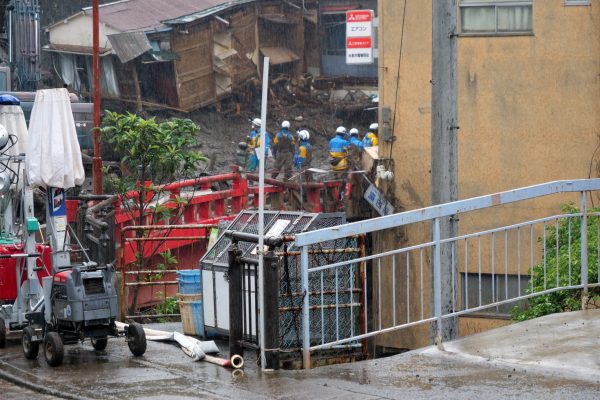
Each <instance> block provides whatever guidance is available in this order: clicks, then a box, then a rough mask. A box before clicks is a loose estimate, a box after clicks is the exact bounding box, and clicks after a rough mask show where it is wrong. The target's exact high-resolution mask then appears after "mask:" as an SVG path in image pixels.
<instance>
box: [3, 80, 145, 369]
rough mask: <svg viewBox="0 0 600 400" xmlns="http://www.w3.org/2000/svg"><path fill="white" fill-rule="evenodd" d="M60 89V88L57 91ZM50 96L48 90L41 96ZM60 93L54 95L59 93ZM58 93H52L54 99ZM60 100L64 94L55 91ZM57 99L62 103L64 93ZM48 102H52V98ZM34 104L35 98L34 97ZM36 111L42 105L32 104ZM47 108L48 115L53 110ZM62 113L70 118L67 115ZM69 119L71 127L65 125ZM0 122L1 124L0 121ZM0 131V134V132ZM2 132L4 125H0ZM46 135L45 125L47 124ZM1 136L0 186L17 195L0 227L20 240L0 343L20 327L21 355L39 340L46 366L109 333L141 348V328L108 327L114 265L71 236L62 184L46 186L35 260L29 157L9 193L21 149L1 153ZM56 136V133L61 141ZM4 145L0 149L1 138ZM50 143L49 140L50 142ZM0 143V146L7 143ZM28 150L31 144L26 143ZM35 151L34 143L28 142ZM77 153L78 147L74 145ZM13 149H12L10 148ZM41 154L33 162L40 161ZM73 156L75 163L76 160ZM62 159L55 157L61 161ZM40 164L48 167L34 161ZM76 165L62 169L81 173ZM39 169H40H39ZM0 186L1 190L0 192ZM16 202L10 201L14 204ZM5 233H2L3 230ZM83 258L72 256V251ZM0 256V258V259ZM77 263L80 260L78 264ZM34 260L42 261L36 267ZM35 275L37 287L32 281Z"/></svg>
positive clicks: (34, 349)
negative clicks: (13, 293)
mask: <svg viewBox="0 0 600 400" xmlns="http://www.w3.org/2000/svg"><path fill="white" fill-rule="evenodd" d="M65 92H66V91H65ZM46 95H47V96H48V97H52V96H51V95H54V93H50V94H46ZM61 95H62V94H61ZM59 97H60V96H59ZM63 97H65V96H63ZM65 98H66V101H63V103H64V104H65V107H69V108H70V103H69V101H68V96H67V97H65ZM50 100H53V102H54V105H55V104H56V99H50ZM36 101H37V100H36ZM38 112H39V113H43V112H44V111H43V104H42V105H40V106H39V107H38ZM53 112H56V110H55V109H54V110H53ZM62 115H67V122H66V123H65V124H66V126H65V130H69V129H70V130H71V131H72V133H73V135H71V138H72V139H73V138H74V139H73V140H71V144H72V145H73V146H74V145H77V146H78V144H77V138H76V135H75V134H74V123H73V122H72V121H73V119H72V115H71V114H70V113H62ZM69 116H70V118H69ZM70 124H73V126H70ZM0 126H1V125H0ZM3 129H4V128H3V127H2V128H1V129H0V136H1V135H2V132H3ZM4 130H5V129H4ZM31 131H32V130H31V129H30V133H31V134H30V135H29V138H28V140H31V141H35V140H36V138H35V137H34V134H35V129H34V130H33V132H31ZM49 131H50V134H51V131H52V129H49ZM8 137H9V140H7V141H5V140H2V138H1V137H0V164H1V166H2V167H1V168H0V191H2V190H3V191H4V194H7V195H8V194H12V195H13V197H14V198H15V199H18V205H19V206H18V207H13V208H14V211H13V210H11V212H5V215H10V216H14V218H13V220H12V221H5V224H4V226H5V227H14V226H17V225H18V226H19V228H18V229H14V228H11V229H13V231H14V232H12V234H13V235H15V234H16V235H20V236H21V238H22V241H23V242H24V244H23V246H22V249H23V251H22V252H20V253H18V254H11V255H10V256H11V257H12V258H16V259H18V260H19V261H20V262H17V263H16V268H17V269H18V270H17V273H16V276H17V277H19V278H20V277H22V276H23V277H26V279H17V282H15V285H16V286H17V298H16V300H15V303H14V304H9V305H4V306H2V307H0V344H3V343H2V342H3V339H4V337H5V335H6V330H7V329H10V330H16V329H22V346H23V353H24V355H25V357H26V358H28V359H35V358H36V357H37V356H38V353H39V348H40V344H41V345H42V349H43V353H44V357H45V358H46V361H47V363H48V364H49V365H50V366H58V365H60V364H61V363H62V360H63V357H64V346H65V345H71V344H77V343H79V342H83V341H84V340H88V339H89V340H91V343H92V346H93V347H94V349H96V350H99V351H100V350H104V349H105V348H106V346H107V340H108V338H109V337H123V336H124V337H125V338H126V341H127V344H128V346H129V349H130V350H131V352H132V353H133V355H135V356H141V355H142V354H144V352H145V351H146V336H145V333H144V330H143V328H142V326H141V325H139V324H136V323H132V324H129V326H128V327H127V329H126V330H125V331H124V332H123V331H119V330H118V329H117V326H116V324H115V322H116V320H117V316H118V302H117V291H116V288H115V286H114V284H113V281H114V280H115V279H114V275H115V269H114V267H113V266H112V265H111V264H100V265H99V264H98V263H97V262H96V261H93V260H91V259H90V257H89V255H88V253H87V252H86V249H85V248H83V246H82V245H81V242H80V241H79V239H78V238H77V237H76V235H75V233H74V231H73V229H71V228H70V226H69V225H68V221H67V212H66V194H65V188H61V187H53V186H46V187H45V189H46V195H47V202H46V221H45V222H46V235H45V238H46V241H47V245H49V248H50V249H51V262H50V264H51V265H50V266H48V265H45V264H46V263H44V262H43V261H42V262H41V263H40V260H43V259H41V258H40V256H41V255H40V254H39V253H38V252H36V243H35V240H36V234H37V232H38V231H39V228H40V226H39V223H38V221H37V219H36V218H35V216H34V213H33V208H34V205H33V194H32V189H31V187H30V185H29V184H28V178H30V177H32V176H34V177H36V173H35V172H33V174H32V172H31V171H32V168H35V164H36V162H35V160H28V169H29V171H26V172H27V173H23V177H22V179H23V182H22V185H21V190H20V192H19V190H16V188H17V185H16V183H17V180H18V177H19V173H18V172H16V171H18V170H19V169H18V168H17V169H16V171H15V167H14V166H13V165H14V164H15V163H19V165H20V163H22V162H23V161H24V158H25V157H28V156H26V155H24V154H17V155H15V154H10V152H9V151H8V150H9V148H12V146H8V145H10V144H11V143H12V144H13V146H14V144H15V143H16V141H17V136H16V135H11V134H8ZM61 139H64V138H61ZM3 142H5V145H4V146H2V143H3ZM50 143H53V141H50ZM7 144H8V145H7ZM30 147H32V146H30ZM33 148H35V146H33ZM77 150H78V148H77ZM13 153H14V152H13ZM45 157H46V156H45V155H43V156H41V157H36V160H39V159H47V158H45ZM80 157H81V156H80V154H79V159H78V160H77V157H75V159H76V161H77V162H79V163H81V158H80ZM61 162H62V160H61ZM42 168H48V167H47V166H42ZM82 169H83V167H82V166H81V165H78V166H77V167H74V168H68V169H67V171H70V170H82ZM44 171H46V170H45V169H44ZM3 188H4V189H3ZM16 203H17V202H13V203H11V205H12V206H15V205H16ZM7 234H8V233H7ZM76 253H77V254H83V257H74V254H76ZM0 258H1V256H0ZM82 260H83V261H82ZM39 264H42V265H41V266H40V265H39ZM40 269H43V270H45V271H46V272H47V273H46V274H45V275H47V276H43V275H42V276H40V275H39V274H38V271H39V270H40ZM39 278H41V285H40V279H39Z"/></svg>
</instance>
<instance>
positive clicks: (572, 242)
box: [511, 204, 600, 321]
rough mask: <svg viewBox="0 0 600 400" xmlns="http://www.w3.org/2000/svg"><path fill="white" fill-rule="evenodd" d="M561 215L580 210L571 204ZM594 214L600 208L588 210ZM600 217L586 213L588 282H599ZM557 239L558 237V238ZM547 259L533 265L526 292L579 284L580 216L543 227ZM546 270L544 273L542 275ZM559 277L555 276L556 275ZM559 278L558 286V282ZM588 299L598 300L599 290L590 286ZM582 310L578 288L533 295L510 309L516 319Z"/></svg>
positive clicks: (599, 296)
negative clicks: (524, 302)
mask: <svg viewBox="0 0 600 400" xmlns="http://www.w3.org/2000/svg"><path fill="white" fill-rule="evenodd" d="M562 210H563V213H564V214H577V213H579V210H578V209H577V207H575V206H574V205H573V204H568V205H564V206H563V207H562ZM590 211H591V212H592V213H597V212H599V211H600V209H593V210H590ZM599 223H600V219H599V217H597V216H594V215H590V216H588V221H587V225H588V226H587V232H588V233H587V241H588V243H587V254H588V257H587V262H588V268H587V270H588V282H589V283H595V282H598V261H599V259H598V252H599V249H600V247H599V244H598V232H599V225H598V224H599ZM557 239H558V240H557ZM538 242H539V244H540V247H543V246H544V238H543V237H542V238H539V239H538ZM545 248H546V261H545V263H544V260H543V259H542V261H541V262H540V263H538V264H536V265H535V266H534V267H533V274H532V273H531V270H530V271H529V275H530V276H532V279H531V280H530V282H529V285H528V288H527V293H537V292H541V291H543V290H547V289H552V288H556V287H563V286H569V285H579V284H581V218H580V217H569V218H562V219H560V220H559V223H558V230H557V229H556V226H555V225H548V226H547V227H546V235H545ZM544 271H545V274H544ZM557 277H558V278H557ZM557 279H558V285H557ZM589 297H590V301H597V300H600V291H598V289H590V292H589ZM580 309H581V292H580V291H579V290H558V291H556V292H553V293H549V294H545V295H541V296H536V297H532V298H530V299H529V301H528V303H527V304H526V305H525V306H522V307H521V306H516V307H514V308H513V309H512V310H511V317H512V318H513V319H515V320H517V321H524V320H527V319H532V318H537V317H541V316H543V315H547V314H552V313H557V312H563V311H574V310H580Z"/></svg>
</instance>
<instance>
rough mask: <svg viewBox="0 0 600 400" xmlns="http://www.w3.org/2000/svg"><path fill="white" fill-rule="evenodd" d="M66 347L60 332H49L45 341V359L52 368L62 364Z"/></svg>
mask: <svg viewBox="0 0 600 400" xmlns="http://www.w3.org/2000/svg"><path fill="white" fill-rule="evenodd" d="M64 356H65V347H64V345H63V341H62V339H61V337H60V335H59V334H58V332H48V333H47V334H46V337H45V339H44V357H45V358H46V362H47V363H48V365H50V366H51V367H58V366H59V365H60V364H62V361H63V357H64Z"/></svg>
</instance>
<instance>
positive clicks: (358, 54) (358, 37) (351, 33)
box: [346, 10, 374, 64]
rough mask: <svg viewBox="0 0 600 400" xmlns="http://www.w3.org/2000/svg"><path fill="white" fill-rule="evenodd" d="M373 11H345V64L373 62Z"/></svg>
mask: <svg viewBox="0 0 600 400" xmlns="http://www.w3.org/2000/svg"><path fill="white" fill-rule="evenodd" d="M373 15H374V13H373V11H372V10H356V11H348V12H347V13H346V64H372V63H373Z"/></svg>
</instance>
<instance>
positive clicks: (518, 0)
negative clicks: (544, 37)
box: [460, 0, 533, 35]
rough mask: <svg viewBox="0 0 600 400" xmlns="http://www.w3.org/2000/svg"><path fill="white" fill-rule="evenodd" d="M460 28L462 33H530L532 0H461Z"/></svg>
mask: <svg viewBox="0 0 600 400" xmlns="http://www.w3.org/2000/svg"><path fill="white" fill-rule="evenodd" d="M460 28H461V33H463V34H477V35H482V34H483V35H502V34H511V35H514V34H531V33H532V32H533V3H532V0H512V1H508V0H461V1H460Z"/></svg>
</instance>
